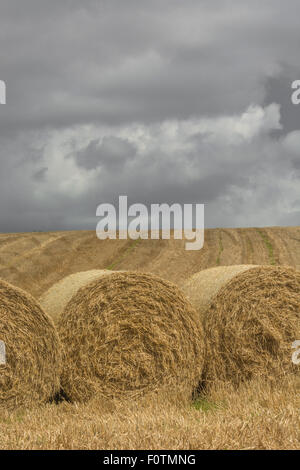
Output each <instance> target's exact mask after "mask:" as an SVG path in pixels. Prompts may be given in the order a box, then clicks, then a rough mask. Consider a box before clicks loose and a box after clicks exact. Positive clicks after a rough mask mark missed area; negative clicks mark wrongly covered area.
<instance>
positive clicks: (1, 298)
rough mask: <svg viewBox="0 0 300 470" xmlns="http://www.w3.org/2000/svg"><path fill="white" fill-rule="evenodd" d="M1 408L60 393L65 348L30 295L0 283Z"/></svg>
mask: <svg viewBox="0 0 300 470" xmlns="http://www.w3.org/2000/svg"><path fill="white" fill-rule="evenodd" d="M0 340H1V362H0V408H5V409H11V408H16V407H20V406H25V405H26V406H32V405H33V404H37V403H42V402H46V401H49V400H50V399H53V398H54V396H55V395H56V394H57V393H58V392H59V390H60V372H61V346H60V342H59V339H58V336H57V333H56V331H55V329H54V326H53V324H52V322H51V320H50V319H49V318H48V317H47V316H46V315H45V313H44V312H43V311H42V310H41V308H40V306H39V305H38V304H37V302H36V301H35V300H34V299H33V297H31V296H30V295H28V294H26V293H25V292H23V291H22V290H21V289H18V288H15V287H13V286H12V285H10V284H8V283H6V282H3V281H0Z"/></svg>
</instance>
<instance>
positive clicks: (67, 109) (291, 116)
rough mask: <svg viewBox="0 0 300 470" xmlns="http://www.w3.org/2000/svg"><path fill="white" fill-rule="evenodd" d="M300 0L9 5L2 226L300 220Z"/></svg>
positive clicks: (0, 22) (0, 66)
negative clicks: (164, 212)
mask: <svg viewBox="0 0 300 470" xmlns="http://www.w3.org/2000/svg"><path fill="white" fill-rule="evenodd" d="M299 18H300V2H299V0H287V1H285V2H283V1H282V0H184V1H183V0H151V1H149V0H126V1H125V0H107V1H105V0H97V1H94V0H85V1H82V0H81V1H77V0H68V1H67V0H47V1H45V0H22V1H20V0H0V79H1V80H4V81H5V82H6V87H7V104H6V105H2V104H0V143H1V146H0V231H1V232H14V231H33V230H60V229H95V227H96V223H97V218H96V208H97V206H98V205H99V204H100V203H107V202H112V203H114V204H116V203H117V200H118V196H119V195H128V198H129V203H130V204H132V203H135V202H138V203H146V204H147V205H149V204H151V203H169V204H171V203H174V202H176V203H181V204H183V203H188V202H189V203H203V204H205V226H206V227H222V226H223V227H242V226H267V225H300V193H299V190H300V184H299V183H300V105H298V106H295V105H293V104H292V102H291V94H292V90H291V83H292V82H293V81H294V80H297V79H300V60H299V57H300V31H299Z"/></svg>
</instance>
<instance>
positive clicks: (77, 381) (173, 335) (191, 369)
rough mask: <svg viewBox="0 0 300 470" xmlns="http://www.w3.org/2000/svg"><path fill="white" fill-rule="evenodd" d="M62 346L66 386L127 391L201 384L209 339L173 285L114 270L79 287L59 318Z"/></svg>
mask: <svg viewBox="0 0 300 470" xmlns="http://www.w3.org/2000/svg"><path fill="white" fill-rule="evenodd" d="M58 331H59V334H60V337H61V340H62V343H63V345H64V348H65V354H66V365H65V368H64V371H63V374H62V387H63V390H64V393H65V394H66V395H67V396H68V397H69V398H70V399H71V400H73V401H86V400H88V399H90V398H91V397H93V396H97V395H98V396H104V397H108V398H128V397H137V396H141V395H144V394H146V393H148V392H152V391H154V392H156V391H158V390H159V389H161V388H164V387H166V386H169V387H170V388H169V393H170V394H172V393H173V392H174V393H175V392H177V390H179V389H180V390H182V389H183V388H184V389H185V390H186V392H187V394H190V395H192V392H193V391H194V389H195V388H196V387H197V385H198V382H199V378H200V376H201V373H202V368H203V363H204V358H203V355H204V345H203V342H204V339H203V333H202V327H201V325H199V323H198V322H197V319H196V312H195V310H194V309H193V307H192V306H191V305H190V303H189V302H188V301H187V300H186V299H185V297H184V295H183V294H182V293H181V291H180V290H179V289H178V287H176V286H175V285H173V284H171V283H169V282H167V281H165V280H162V279H160V278H159V277H156V276H153V275H150V274H145V273H137V272H116V273H113V274H111V275H110V276H103V277H102V278H99V279H97V280H96V281H93V282H92V283H90V284H89V285H87V286H86V287H83V288H81V289H80V290H79V291H78V292H77V294H76V295H75V296H74V297H73V298H72V299H71V300H70V302H69V303H68V305H67V307H66V308H65V310H64V312H63V314H62V316H61V317H60V319H59V321H58Z"/></svg>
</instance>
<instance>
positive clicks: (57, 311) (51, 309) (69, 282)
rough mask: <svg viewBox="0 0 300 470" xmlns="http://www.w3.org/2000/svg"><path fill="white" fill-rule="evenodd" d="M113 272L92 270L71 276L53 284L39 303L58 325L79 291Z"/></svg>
mask: <svg viewBox="0 0 300 470" xmlns="http://www.w3.org/2000/svg"><path fill="white" fill-rule="evenodd" d="M112 272H113V271H109V270H107V269H92V270H90V271H82V272H78V273H74V274H70V275H69V276H66V277H64V278H63V279H61V280H60V281H59V282H57V283H55V284H53V286H51V287H50V289H48V290H47V291H46V292H45V293H44V294H43V295H42V296H41V297H40V299H39V302H40V304H41V306H42V308H43V309H44V310H45V312H47V313H48V315H50V317H51V318H52V319H53V321H54V322H55V323H56V322H57V320H58V318H59V316H60V315H61V313H62V312H63V311H64V309H65V307H66V305H67V303H68V302H69V301H70V300H71V298H72V297H73V296H74V295H75V294H76V292H77V291H78V289H80V288H81V287H84V286H85V285H87V284H89V283H90V282H91V281H94V280H95V279H98V278H99V277H102V276H105V275H108V274H111V273H112Z"/></svg>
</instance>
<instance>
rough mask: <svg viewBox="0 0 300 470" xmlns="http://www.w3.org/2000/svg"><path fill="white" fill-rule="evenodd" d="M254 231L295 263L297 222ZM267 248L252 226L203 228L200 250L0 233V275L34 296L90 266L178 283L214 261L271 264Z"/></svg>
mask: <svg viewBox="0 0 300 470" xmlns="http://www.w3.org/2000/svg"><path fill="white" fill-rule="evenodd" d="M259 230H260V231H261V232H263V234H265V235H266V237H267V239H268V241H269V243H270V244H271V246H272V253H273V258H274V259H275V261H276V263H277V264H278V265H289V266H294V267H295V266H297V265H300V227H268V228H264V229H259ZM220 237H221V240H222V248H223V249H222V251H221V252H220ZM269 247H270V245H269ZM269 247H268V246H267V245H266V243H265V241H264V239H263V238H262V237H261V235H260V234H259V232H258V229H256V228H237V229H207V230H205V236H204V247H203V248H202V250H199V251H186V250H185V249H184V242H183V241H182V240H174V239H171V240H139V241H138V243H137V242H136V241H135V240H118V239H117V240H109V239H107V240H99V239H98V238H97V237H96V235H95V232H92V231H70V232H49V233H46V232H45V233H43V232H40V233H38V232H36V233H20V234H0V277H1V278H2V279H4V280H6V281H8V282H10V283H12V284H14V285H16V286H18V287H21V288H22V289H25V290H26V291H27V292H29V293H31V294H32V295H33V296H34V297H36V298H38V297H40V296H41V295H42V294H43V293H44V292H46V291H47V290H48V289H49V288H50V287H51V286H52V285H53V284H55V283H56V282H58V281H60V280H61V279H63V278H64V277H66V276H69V275H70V274H74V273H76V272H80V271H88V270H93V269H113V270H115V271H119V270H134V271H141V272H151V273H153V274H156V275H158V276H160V277H163V278H164V279H167V280H169V281H172V282H175V283H176V284H177V285H179V286H181V285H182V284H183V283H184V282H185V281H186V279H187V278H188V277H190V276H191V275H192V274H194V273H197V272H199V271H201V270H203V269H207V268H211V267H215V266H229V265H233V264H235V265H237V264H259V265H266V264H267V265H272V263H273V259H271V258H270V249H269Z"/></svg>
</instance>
